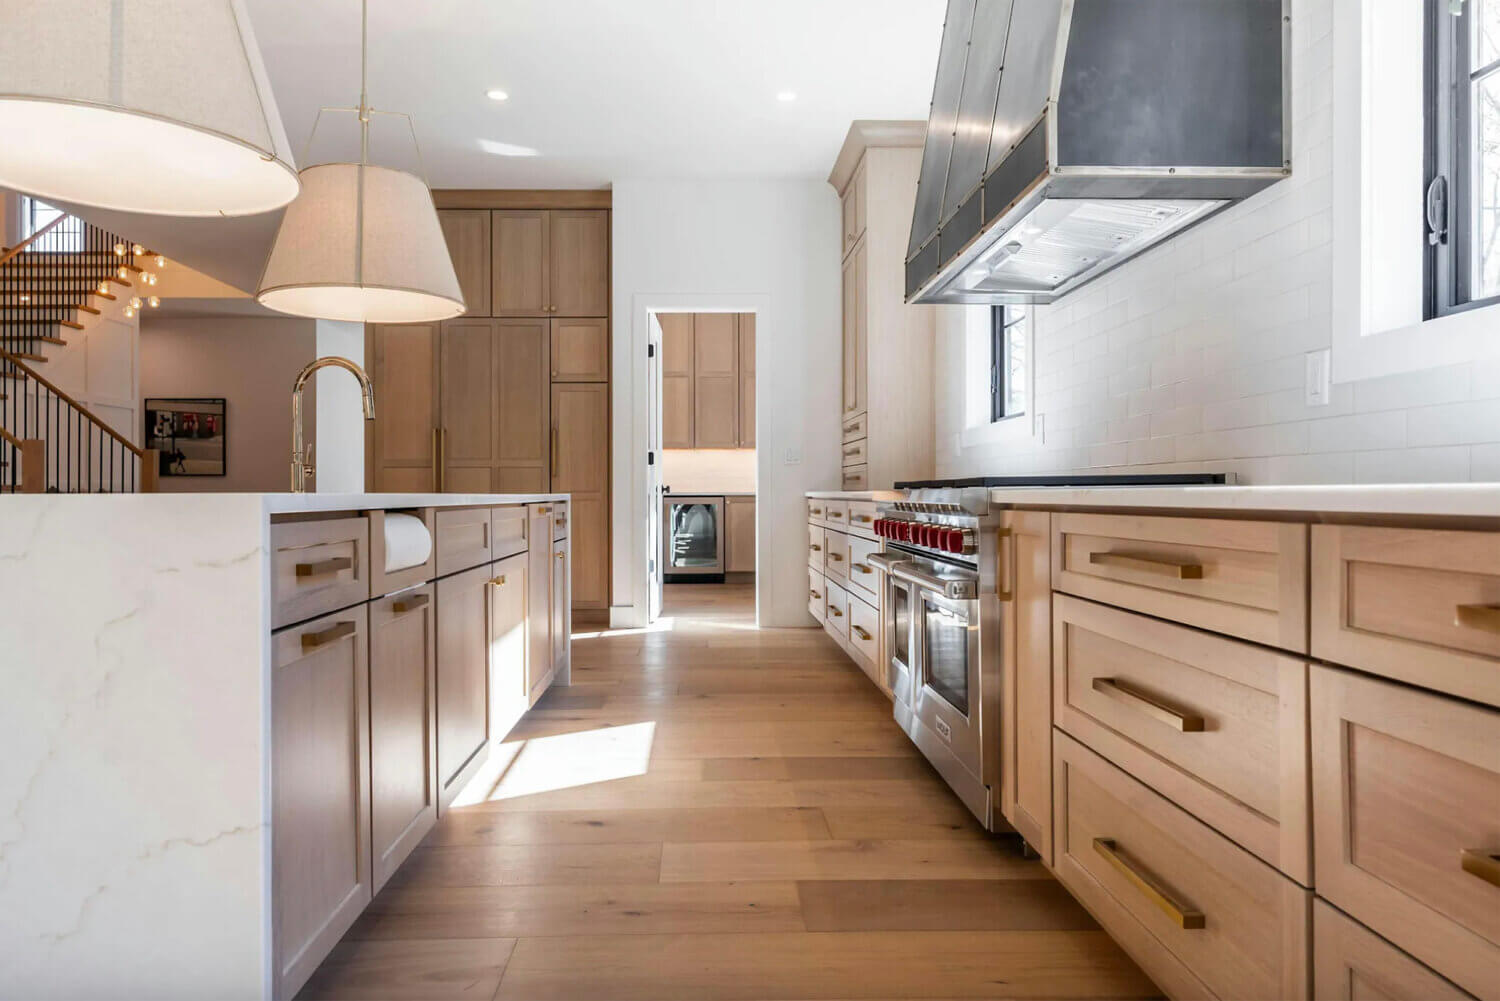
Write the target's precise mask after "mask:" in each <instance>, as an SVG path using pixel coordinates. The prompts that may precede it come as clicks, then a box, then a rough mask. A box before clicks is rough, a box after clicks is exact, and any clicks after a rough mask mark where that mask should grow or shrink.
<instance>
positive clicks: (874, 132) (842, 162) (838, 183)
mask: <svg viewBox="0 0 1500 1001" xmlns="http://www.w3.org/2000/svg"><path fill="white" fill-rule="evenodd" d="M926 139H927V123H926V122H908V121H877V120H874V119H860V120H858V121H856V122H854V123H853V124H851V125H850V126H849V134H848V135H846V136H845V137H844V147H843V149H841V150H839V155H838V159H836V160H834V161H833V170H832V171H831V172H830V173H829V175H828V183H829V184H831V185H833V187H834V190H835V191H838V192H839V193H840V194H842V193H843V191H844V188H846V187H847V186H848V184H849V181H850V179H851V178H853V177H854V170H855V168H856V167H858V166H859V161H860V158H861V157H863V156H864V155H865V150H867V149H869V148H870V147H871V146H921V145H922V143H923V142H924V141H926Z"/></svg>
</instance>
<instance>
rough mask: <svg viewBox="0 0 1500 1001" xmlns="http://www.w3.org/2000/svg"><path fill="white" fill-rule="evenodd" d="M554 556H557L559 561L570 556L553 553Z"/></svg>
mask: <svg viewBox="0 0 1500 1001" xmlns="http://www.w3.org/2000/svg"><path fill="white" fill-rule="evenodd" d="M552 555H554V556H556V557H557V558H558V559H562V558H563V557H564V556H567V555H568V554H567V553H553V554H552Z"/></svg>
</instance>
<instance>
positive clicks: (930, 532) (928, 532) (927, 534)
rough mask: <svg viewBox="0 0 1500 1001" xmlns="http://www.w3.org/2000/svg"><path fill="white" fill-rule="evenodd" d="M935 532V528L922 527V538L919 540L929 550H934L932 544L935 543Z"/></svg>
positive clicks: (932, 526)
mask: <svg viewBox="0 0 1500 1001" xmlns="http://www.w3.org/2000/svg"><path fill="white" fill-rule="evenodd" d="M937 531H938V530H937V527H936V526H934V525H923V526H922V538H921V540H920V541H921V543H922V545H924V546H926V547H928V548H929V549H932V548H936V547H935V546H934V545H933V543H935V542H936V541H937V539H936V535H937Z"/></svg>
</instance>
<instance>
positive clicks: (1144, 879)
mask: <svg viewBox="0 0 1500 1001" xmlns="http://www.w3.org/2000/svg"><path fill="white" fill-rule="evenodd" d="M1094 851H1096V852H1098V853H1099V854H1100V855H1102V856H1104V858H1105V860H1106V861H1108V862H1109V864H1110V865H1112V866H1114V868H1115V871H1116V872H1118V873H1119V874H1120V875H1122V876H1124V877H1125V878H1126V879H1127V880H1128V881H1129V882H1130V885H1131V886H1134V887H1135V888H1136V889H1137V890H1140V891H1141V893H1142V894H1143V895H1144V896H1145V897H1146V899H1147V900H1150V901H1151V902H1152V903H1153V904H1155V905H1156V906H1157V907H1159V908H1161V910H1162V912H1163V913H1165V914H1166V915H1167V917H1169V918H1171V919H1172V921H1173V922H1174V923H1175V924H1176V925H1177V927H1179V928H1187V929H1196V928H1202V927H1204V925H1205V924H1206V923H1207V922H1206V921H1205V920H1204V917H1203V912H1202V911H1197V910H1194V909H1192V908H1191V907H1187V906H1185V905H1183V904H1179V903H1178V902H1177V901H1175V900H1173V899H1172V895H1171V893H1170V892H1169V891H1168V890H1167V888H1166V887H1164V886H1162V884H1161V882H1160V881H1159V880H1157V879H1156V877H1155V876H1152V875H1151V874H1150V873H1148V872H1145V871H1143V870H1142V869H1140V868H1138V867H1137V866H1134V865H1131V864H1130V863H1131V861H1132V860H1131V859H1130V857H1129V856H1128V855H1126V854H1125V853H1124V852H1121V851H1120V849H1119V847H1118V846H1117V845H1116V844H1115V842H1114V839H1113V838H1095V839H1094Z"/></svg>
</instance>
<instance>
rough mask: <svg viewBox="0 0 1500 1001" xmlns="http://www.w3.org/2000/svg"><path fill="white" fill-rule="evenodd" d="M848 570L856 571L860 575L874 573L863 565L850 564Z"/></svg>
mask: <svg viewBox="0 0 1500 1001" xmlns="http://www.w3.org/2000/svg"><path fill="white" fill-rule="evenodd" d="M849 568H850V569H851V570H858V571H859V572H860V573H874V572H875V571H874V570H871V569H870V568H869V567H867V566H865V565H864V564H863V563H851V564H850V565H849Z"/></svg>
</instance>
